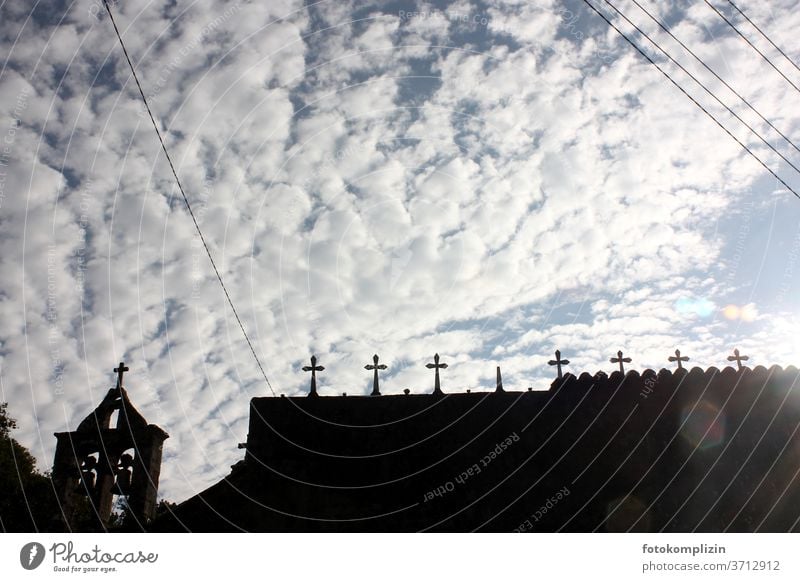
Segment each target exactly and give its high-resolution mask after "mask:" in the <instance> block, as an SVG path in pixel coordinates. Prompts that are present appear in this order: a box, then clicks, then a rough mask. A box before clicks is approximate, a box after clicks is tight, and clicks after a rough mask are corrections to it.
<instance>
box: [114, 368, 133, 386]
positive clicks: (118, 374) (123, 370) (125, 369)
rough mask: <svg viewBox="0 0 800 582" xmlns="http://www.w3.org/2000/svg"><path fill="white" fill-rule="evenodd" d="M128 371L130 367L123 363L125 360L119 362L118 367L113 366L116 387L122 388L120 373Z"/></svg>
mask: <svg viewBox="0 0 800 582" xmlns="http://www.w3.org/2000/svg"><path fill="white" fill-rule="evenodd" d="M128 371H130V368H129V367H128V366H126V365H125V362H120V363H119V367H117V368H114V372H116V374H117V388H122V375H123V374H124V373H125V372H128Z"/></svg>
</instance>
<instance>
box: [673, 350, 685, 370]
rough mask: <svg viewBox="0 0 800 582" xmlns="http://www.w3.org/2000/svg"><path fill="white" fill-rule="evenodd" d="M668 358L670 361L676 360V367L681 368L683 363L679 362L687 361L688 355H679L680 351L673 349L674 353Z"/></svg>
mask: <svg viewBox="0 0 800 582" xmlns="http://www.w3.org/2000/svg"><path fill="white" fill-rule="evenodd" d="M668 359H669V361H670V362H678V369H679V370H683V364H682V363H681V362H688V361H689V356H681V351H680V350H675V355H674V356H670V357H669V358H668Z"/></svg>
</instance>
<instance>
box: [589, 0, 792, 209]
mask: <svg viewBox="0 0 800 582" xmlns="http://www.w3.org/2000/svg"><path fill="white" fill-rule="evenodd" d="M583 2H584V4H586V5H587V6H588V7H589V8H591V9H592V11H594V12H595V13H596V14H597V15H598V16H600V18H602V19H603V20H605V21H606V24H608V25H609V26H610V27H611V28H613V29H614V30H615V31H616V32H617V34H619V35H620V36H621V37H622V38H624V39H625V41H626V42H627V43H628V44H630V45H631V46H632V47H633V48H634V49H636V51H637V52H638V53H639V54H640V55H642V56H643V57H644V58H645V59H647V61H648V62H649V63H650V64H651V65H653V66H654V67H655V68H656V69H658V70H659V72H660V73H661V74H662V75H664V76H665V77H666V78H667V79H668V80H669V81H670V83H672V84H673V85H675V87H676V88H677V89H678V90H679V91H680V92H681V93H683V94H684V95H685V96H686V97H687V98H688V99H689V100H690V101H691V102H692V103H694V104H695V105H696V106H697V107H698V108H699V109H700V110H701V111H702V112H703V113H705V114H706V115H707V116H708V117H709V118H710V119H711V120H712V121H713V122H714V123H716V124H717V125H718V126H719V127H720V128H721V129H722V131H724V132H725V133H727V134H728V135H729V136H730V137H731V139H733V140H734V141H735V142H736V143H738V144H739V145H740V146H741V147H742V149H743V150H744V151H746V152H747V153H748V154H750V156H751V157H752V158H753V159H754V160H756V161H757V162H758V163H759V164H760V165H761V166H762V167H763V168H764V169H765V170H766V171H767V172H769V173H770V174H772V176H773V177H774V178H775V179H776V180H778V182H780V183H781V184H783V186H784V187H785V188H786V189H787V190H789V191H790V192H791V193H792V194H794V195H795V196H796V197H797V198H798V199H800V194H798V193H797V192H796V191H795V190H794V188H792V187H791V186H789V184H787V183H786V181H785V180H784V179H783V178H781V177H780V176H778V174H776V173H775V172H774V171H773V170H772V168H770V167H769V166H768V165H767V164H766V163H764V162H763V161H762V160H761V158H759V157H758V156H757V155H756V154H755V153H754V152H753V150H751V149H750V148H749V147H747V145H745V144H744V143H742V141H741V140H739V138H737V137H736V136H735V135H733V133H731V131H730V130H729V129H728V128H727V127H725V126H724V125H723V124H722V123H721V122H720V121H719V120H718V119H717V118H716V117H714V115H712V114H711V112H709V111H708V109H706V108H705V107H703V106H702V105H701V104H700V102H699V101H697V99H695V98H694V97H692V96H691V95H690V94H689V93H688V92H687V91H686V89H684V88H683V87H681V86H680V84H679V83H678V82H677V81H675V79H673V78H672V76H671V75H670V74H669V73H667V72H666V71H665V70H664V69H663V68H661V66H659V64H658V63H656V62H655V61H654V60H653V59H652V58H651V57H650V55H648V54H647V53H646V52H644V50H642V49H641V48H639V46H638V45H637V44H636V43H635V42H634V41H633V40H631V39H630V38H629V37H628V36H627V35H626V34H625V33H624V32H622V31H621V30H620V29H619V28H617V26H616V25H615V24H614V23H613V22H611V21H610V20H609V19H608V18H607V17H606V15H605V14H603V13H602V12H600V11H599V10H598V9H597V8H595V7H594V5H593V4H592V3H591V2H589V0H583Z"/></svg>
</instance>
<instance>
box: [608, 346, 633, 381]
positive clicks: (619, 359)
mask: <svg viewBox="0 0 800 582" xmlns="http://www.w3.org/2000/svg"><path fill="white" fill-rule="evenodd" d="M610 361H611V363H612V364H616V363H619V371H620V372H621V373H622V375H623V376H624V375H625V368H624V367H623V366H622V363H623V362H625V363H626V364H630V363H631V362H632V361H633V360H631V359H630V358H623V357H622V350H620V351H618V352H617V357H616V358H611V360H610Z"/></svg>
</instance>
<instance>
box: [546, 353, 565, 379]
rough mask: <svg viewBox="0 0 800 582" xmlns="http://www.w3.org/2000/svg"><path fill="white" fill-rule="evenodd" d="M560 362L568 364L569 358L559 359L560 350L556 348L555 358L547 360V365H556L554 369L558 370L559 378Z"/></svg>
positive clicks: (560, 376)
mask: <svg viewBox="0 0 800 582" xmlns="http://www.w3.org/2000/svg"><path fill="white" fill-rule="evenodd" d="M561 364H564V365H565V366H566V365H567V364H569V360H562V359H561V350H556V359H555V360H550V361H549V362H547V365H548V366H556V371H557V372H558V379H559V380H560V379H561V378H562V375H561Z"/></svg>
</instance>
